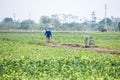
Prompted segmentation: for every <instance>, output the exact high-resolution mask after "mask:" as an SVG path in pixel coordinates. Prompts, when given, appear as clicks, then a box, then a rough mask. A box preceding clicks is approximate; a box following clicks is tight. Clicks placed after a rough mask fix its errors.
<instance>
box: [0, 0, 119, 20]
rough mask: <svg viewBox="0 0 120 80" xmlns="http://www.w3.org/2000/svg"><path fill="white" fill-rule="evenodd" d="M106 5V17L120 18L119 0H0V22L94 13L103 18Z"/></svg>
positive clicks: (85, 15) (86, 16)
mask: <svg viewBox="0 0 120 80" xmlns="http://www.w3.org/2000/svg"><path fill="white" fill-rule="evenodd" d="M105 3H106V4H107V17H111V16H114V17H120V0H0V20H2V19H3V18H5V17H12V18H14V17H13V15H14V14H15V18H16V20H18V19H20V20H24V19H28V18H29V16H30V15H31V16H30V18H31V19H33V20H35V21H38V20H39V18H40V16H43V15H46V16H50V15H52V14H73V15H75V16H79V17H80V18H84V17H85V18H90V15H91V12H92V11H95V14H96V17H98V18H103V17H104V14H105V8H104V7H105Z"/></svg>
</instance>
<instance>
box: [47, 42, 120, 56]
mask: <svg viewBox="0 0 120 80" xmlns="http://www.w3.org/2000/svg"><path fill="white" fill-rule="evenodd" d="M49 46H51V47H58V46H63V47H68V48H72V49H83V48H84V49H87V50H92V51H96V52H100V53H112V54H118V55H120V50H114V49H105V48H100V47H98V46H88V47H84V46H83V45H80V44H65V43H57V42H56V43H50V44H49Z"/></svg>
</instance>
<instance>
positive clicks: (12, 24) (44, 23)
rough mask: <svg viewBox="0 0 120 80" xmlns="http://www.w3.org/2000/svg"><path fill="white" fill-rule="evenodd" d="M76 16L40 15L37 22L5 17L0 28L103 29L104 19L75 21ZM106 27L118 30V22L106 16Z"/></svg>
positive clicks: (119, 26) (119, 28) (119, 23)
mask: <svg viewBox="0 0 120 80" xmlns="http://www.w3.org/2000/svg"><path fill="white" fill-rule="evenodd" d="M76 19H77V17H76V16H72V15H68V16H64V18H62V19H60V18H59V17H58V16H57V15H52V16H51V17H49V16H41V17H40V20H39V23H36V22H35V21H34V20H31V19H27V20H23V21H16V20H13V18H9V17H6V18H4V19H3V21H1V22H0V30H11V29H12V30H44V29H46V28H50V29H52V30H60V31H61V30H62V31H101V30H102V29H104V22H105V19H102V20H101V21H99V22H93V21H84V22H81V23H80V22H77V21H75V20H76ZM106 20H107V29H108V30H109V31H120V22H113V21H112V20H111V19H110V18H107V19H106Z"/></svg>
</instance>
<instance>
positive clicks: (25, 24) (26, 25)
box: [20, 20, 35, 30]
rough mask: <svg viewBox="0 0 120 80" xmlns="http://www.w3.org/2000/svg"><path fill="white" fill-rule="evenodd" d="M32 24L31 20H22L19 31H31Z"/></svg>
mask: <svg viewBox="0 0 120 80" xmlns="http://www.w3.org/2000/svg"><path fill="white" fill-rule="evenodd" d="M34 24H35V23H34V21H32V20H24V21H22V23H21V27H20V29H23V30H28V29H32V28H33V25H34Z"/></svg>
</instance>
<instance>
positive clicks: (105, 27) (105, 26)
mask: <svg viewBox="0 0 120 80" xmlns="http://www.w3.org/2000/svg"><path fill="white" fill-rule="evenodd" d="M104 29H106V30H107V5H106V4H105V25H104Z"/></svg>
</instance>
